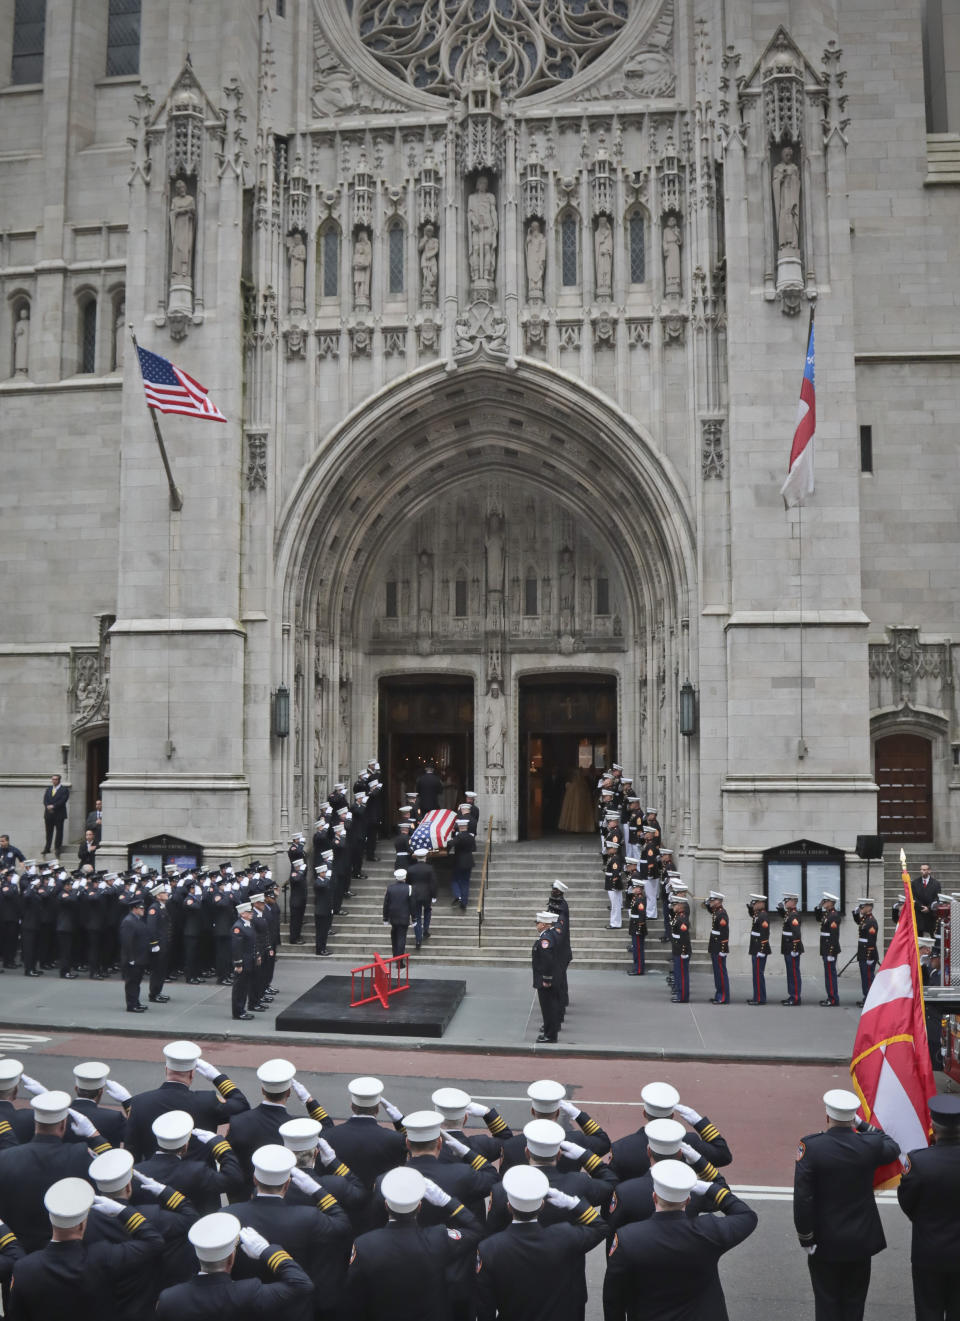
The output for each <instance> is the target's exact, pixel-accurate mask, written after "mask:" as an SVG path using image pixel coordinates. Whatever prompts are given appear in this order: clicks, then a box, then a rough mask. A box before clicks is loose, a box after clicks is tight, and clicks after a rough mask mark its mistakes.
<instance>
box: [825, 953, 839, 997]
mask: <svg viewBox="0 0 960 1321" xmlns="http://www.w3.org/2000/svg"><path fill="white" fill-rule="evenodd" d="M823 986H824V990H825V991H826V993H827V999H828V1000H830V1001H831V1002H832V1003H833V1004H838V1003H839V1000H840V987H839V986H838V984H837V960H836V958H835V957H833V956H830V955H826V954H824V955H823Z"/></svg>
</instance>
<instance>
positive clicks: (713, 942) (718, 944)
mask: <svg viewBox="0 0 960 1321" xmlns="http://www.w3.org/2000/svg"><path fill="white" fill-rule="evenodd" d="M723 900H724V896H723V895H722V894H721V893H720V891H719V890H711V891H710V893H709V895H708V896H707V900H706V902H705V904H704V905H703V906H704V908H706V909H707V911H708V912H709V913H710V914H711V915H712V917H713V924H712V926H711V927H710V938H709V940H708V941H707V953H708V954H709V955H710V962H711V963H712V964H713V987H714V994H713V999H712V1000H711V1001H710V1003H711V1004H715V1005H726V1004H729V1003H730V978H729V976H728V975H727V956H728V954H729V953H730V918H729V917H728V915H727V910H726V909H725V908H724V906H723Z"/></svg>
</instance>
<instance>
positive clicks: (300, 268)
mask: <svg viewBox="0 0 960 1321" xmlns="http://www.w3.org/2000/svg"><path fill="white" fill-rule="evenodd" d="M286 247H287V257H288V259H289V262H290V311H291V312H304V311H306V306H307V292H306V290H307V243H306V239H305V237H304V235H303V233H302V232H301V230H299V229H292V230H291V231H290V233H289V234H288V235H287V240H286Z"/></svg>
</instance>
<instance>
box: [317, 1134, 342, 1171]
mask: <svg viewBox="0 0 960 1321" xmlns="http://www.w3.org/2000/svg"><path fill="white" fill-rule="evenodd" d="M317 1151H318V1152H319V1153H320V1162H321V1164H323V1165H334V1164H336V1162H337V1160H338V1159H339V1157H338V1156H337V1153H336V1152H335V1151H334V1149H333V1147H331V1145H330V1143H329V1142H328V1141H327V1140H326V1138H321V1139H320V1140H319V1142H318V1143H317Z"/></svg>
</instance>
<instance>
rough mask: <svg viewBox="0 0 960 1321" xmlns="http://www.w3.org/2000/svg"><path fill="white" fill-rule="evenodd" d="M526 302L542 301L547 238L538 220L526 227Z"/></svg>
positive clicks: (532, 221)
mask: <svg viewBox="0 0 960 1321" xmlns="http://www.w3.org/2000/svg"><path fill="white" fill-rule="evenodd" d="M526 248H527V302H528V303H542V302H543V273H544V271H545V270H546V265H547V238H546V235H545V234H544V232H543V228H542V227H541V224H540V221H539V220H531V221H530V224H529V226H528V228H527V243H526Z"/></svg>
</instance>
